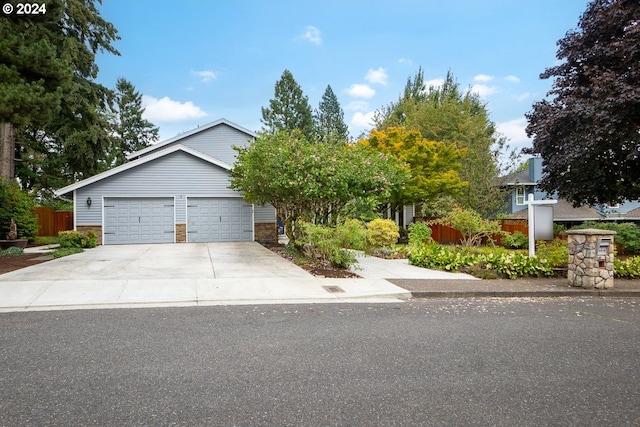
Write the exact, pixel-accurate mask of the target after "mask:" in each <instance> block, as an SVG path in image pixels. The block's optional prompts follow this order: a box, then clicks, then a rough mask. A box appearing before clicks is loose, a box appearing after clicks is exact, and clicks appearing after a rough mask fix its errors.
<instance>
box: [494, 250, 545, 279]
mask: <svg viewBox="0 0 640 427" xmlns="http://www.w3.org/2000/svg"><path fill="white" fill-rule="evenodd" d="M484 261H485V262H486V263H487V264H486V268H487V269H489V270H495V271H496V272H497V273H498V274H502V275H505V276H507V277H508V278H509V279H517V278H518V277H522V276H540V275H546V276H551V275H553V268H552V267H551V266H550V265H549V263H548V262H547V260H545V259H541V258H538V257H535V256H534V257H529V256H528V255H524V254H521V253H519V252H511V253H508V254H489V255H487V256H486V257H485V259H484Z"/></svg>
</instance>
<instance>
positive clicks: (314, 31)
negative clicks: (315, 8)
mask: <svg viewBox="0 0 640 427" xmlns="http://www.w3.org/2000/svg"><path fill="white" fill-rule="evenodd" d="M301 38H302V39H303V40H307V41H308V42H311V43H313V44H315V45H316V46H320V45H321V44H322V37H320V30H319V29H318V28H316V27H314V26H313V25H308V26H307V27H306V28H305V30H304V34H302V36H301Z"/></svg>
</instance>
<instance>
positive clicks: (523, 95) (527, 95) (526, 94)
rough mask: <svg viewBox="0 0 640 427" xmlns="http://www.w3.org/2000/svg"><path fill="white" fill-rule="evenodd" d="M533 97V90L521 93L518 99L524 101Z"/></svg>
mask: <svg viewBox="0 0 640 427" xmlns="http://www.w3.org/2000/svg"><path fill="white" fill-rule="evenodd" d="M530 98H533V94H532V93H531V92H524V93H521V94H520V95H518V96H516V101H518V102H522V101H526V100H527V99H530Z"/></svg>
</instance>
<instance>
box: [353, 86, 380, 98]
mask: <svg viewBox="0 0 640 427" xmlns="http://www.w3.org/2000/svg"><path fill="white" fill-rule="evenodd" d="M347 92H348V93H349V95H351V96H353V97H354V98H371V97H373V96H374V95H375V94H376V91H375V90H373V89H371V88H370V87H369V86H367V85H361V84H357V83H356V84H352V85H351V86H349V89H347Z"/></svg>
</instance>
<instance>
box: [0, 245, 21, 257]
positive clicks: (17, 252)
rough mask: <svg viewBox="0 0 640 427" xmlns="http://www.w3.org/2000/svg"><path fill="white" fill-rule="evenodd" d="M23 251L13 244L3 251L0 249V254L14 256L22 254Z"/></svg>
mask: <svg viewBox="0 0 640 427" xmlns="http://www.w3.org/2000/svg"><path fill="white" fill-rule="evenodd" d="M23 252H24V251H23V250H22V248H17V247H15V246H12V247H10V248H7V249H5V250H3V251H0V255H5V256H16V255H22V253H23Z"/></svg>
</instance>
